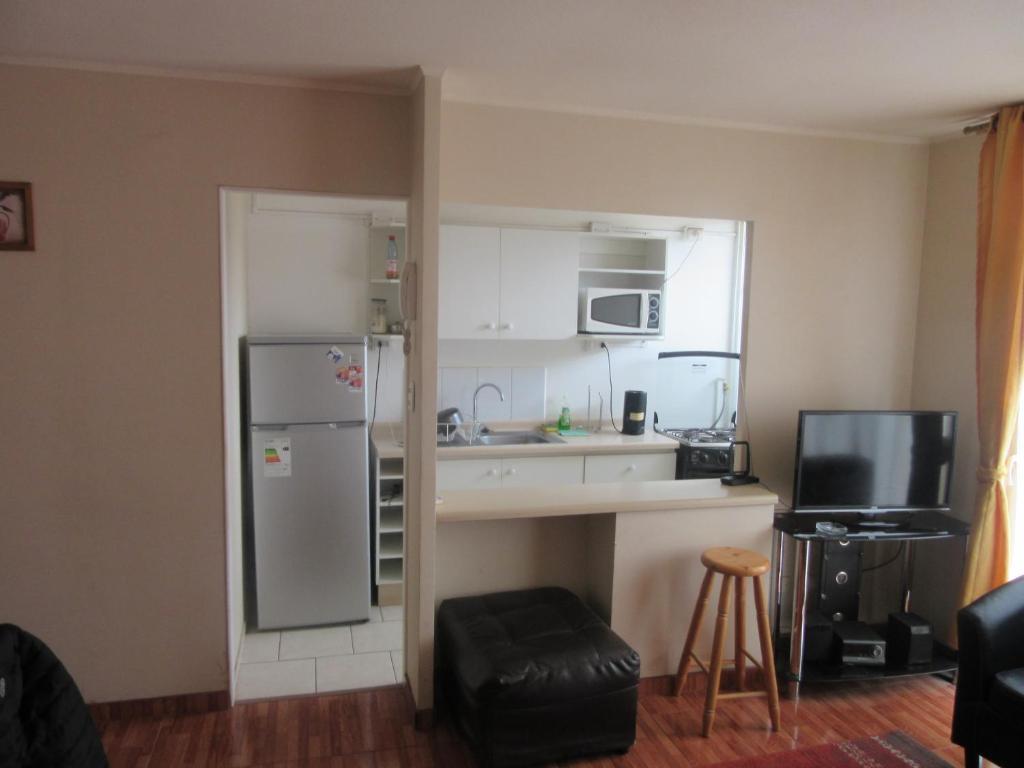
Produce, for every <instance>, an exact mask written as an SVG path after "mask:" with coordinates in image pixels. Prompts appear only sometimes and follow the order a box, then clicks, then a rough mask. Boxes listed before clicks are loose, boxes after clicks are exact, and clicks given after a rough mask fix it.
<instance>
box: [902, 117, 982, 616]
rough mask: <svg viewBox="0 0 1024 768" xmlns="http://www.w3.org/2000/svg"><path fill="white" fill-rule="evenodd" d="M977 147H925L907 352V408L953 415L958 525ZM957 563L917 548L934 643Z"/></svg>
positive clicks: (951, 600)
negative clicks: (924, 194) (912, 337)
mask: <svg viewBox="0 0 1024 768" xmlns="http://www.w3.org/2000/svg"><path fill="white" fill-rule="evenodd" d="M982 141H983V137H982V136H973V137H968V138H961V139H956V140H952V141H944V142H941V143H938V144H934V145H932V147H931V153H930V158H929V163H928V208H927V213H926V216H925V230H924V249H923V253H924V255H923V260H922V264H921V288H920V300H919V302H918V312H917V343H916V346H915V349H914V386H913V398H912V404H913V406H914V407H915V408H936V409H940V408H941V409H944V410H945V409H948V410H956V411H959V412H960V418H959V420H958V429H957V442H956V472H955V474H954V477H953V512H954V514H956V515H957V516H958V517H960V518H962V519H964V520H970V519H971V518H973V516H974V493H975V488H976V486H977V484H976V482H975V471H976V469H977V466H978V417H977V405H976V401H977V388H976V386H975V375H974V374H975V366H974V362H975V357H974V356H975V343H974V305H975V300H974V286H975V267H976V234H977V232H976V228H977V202H978V157H979V154H980V151H981V143H982ZM962 557H963V546H962V542H950V543H944V544H936V545H933V546H927V547H925V546H921V547H918V560H917V569H916V573H915V582H916V583H917V585H918V589H917V590H916V592H915V595H914V600H915V605H916V606H917V610H918V611H919V612H920V613H922V614H924V615H925V616H928V617H929V618H930V619H931V620H932V621H933V622H934V623H935V626H936V631H937V632H939V633H940V636H946V633H947V632H948V630H949V629H950V628H951V627H952V625H953V614H954V611H955V609H956V607H957V606H956V601H957V598H958V596H959V590H960V579H961V577H962V573H963V571H962V567H961V562H962ZM951 564H955V567H950V566H951Z"/></svg>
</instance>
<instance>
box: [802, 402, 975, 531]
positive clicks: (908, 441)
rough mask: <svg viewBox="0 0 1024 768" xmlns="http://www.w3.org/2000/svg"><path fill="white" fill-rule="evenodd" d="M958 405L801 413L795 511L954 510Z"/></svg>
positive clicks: (882, 511)
mask: <svg viewBox="0 0 1024 768" xmlns="http://www.w3.org/2000/svg"><path fill="white" fill-rule="evenodd" d="M956 417H957V414H956V413H955V412H952V411H800V423H799V428H798V430H797V440H796V478H795V481H794V484H793V511H794V512H850V513H855V512H859V513H884V512H914V511H920V510H940V511H945V510H948V509H949V490H950V481H951V480H952V477H953V447H954V445H955V443H956Z"/></svg>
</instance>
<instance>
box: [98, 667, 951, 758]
mask: <svg viewBox="0 0 1024 768" xmlns="http://www.w3.org/2000/svg"><path fill="white" fill-rule="evenodd" d="M702 704H703V700H702V696H701V695H700V694H694V693H686V694H683V696H681V697H680V698H678V699H676V698H672V697H670V696H663V695H656V694H646V695H643V696H641V699H640V714H639V721H638V724H637V741H636V744H635V745H634V747H633V749H632V750H630V752H629V754H627V755H624V756H614V757H605V758H597V759H592V760H576V761H571V762H565V763H560V764H559V766H573V768H669V766H671V767H672V768H678V767H680V766H683V767H685V766H696V765H710V764H714V763H717V762H721V761H724V760H731V759H735V758H738V757H746V756H750V755H758V754H764V753H768V752H778V751H783V750H788V749H794V748H799V747H809V746H813V745H816V744H823V743H827V742H839V741H846V740H848V739H853V738H857V737H860V736H873V735H877V734H881V733H886V732H888V731H892V730H901V731H904V732H905V733H907V734H909V735H910V736H912V737H913V738H914V739H916V740H917V741H918V742H920V743H921V744H923V745H924V746H925V747H928V748H929V749H931V750H932V751H933V752H935V753H936V754H937V755H939V756H941V757H943V758H945V759H946V760H948V761H949V762H950V763H952V764H953V765H956V766H959V765H962V764H963V763H962V751H961V750H960V749H959V748H958V747H954V746H953V745H952V744H951V743H950V741H949V728H950V721H951V717H952V711H953V686H952V685H950V684H949V683H946V682H943V681H942V680H939V679H936V678H930V677H929V678H915V679H911V680H904V681H890V682H882V683H872V684H863V683H845V684H841V685H829V686H818V687H809V686H805V687H804V689H803V690H802V691H801V696H800V699H799V702H795V701H792V700H789V699H784V700H783V702H782V726H783V727H782V730H781V731H780V732H779V733H772V732H771V730H770V728H769V724H768V713H767V709H766V707H765V703H764V700H763V699H736V700H732V701H726V702H722V703H721V704H720V705H719V707H718V715H717V719H716V722H715V730H714V734H713V735H712V737H711V738H710V739H704V738H702V737H701V736H700V735H699V734H700V727H701V712H702ZM98 725H99V727H100V732H101V734H102V736H103V742H104V745H105V746H106V749H107V755H108V757H109V758H110V763H111V765H112V766H114V768H120V766H153V767H155V766H275V767H277V768H298V766H316V768H398V767H401V768H422V767H425V766H436V767H437V768H471V766H474V765H475V763H474V761H473V760H472V758H471V757H470V755H469V752H468V751H467V750H466V748H465V747H464V746H463V744H462V742H461V740H460V738H459V737H458V736H457V735H456V734H454V733H453V732H452V731H451V730H450V729H449V728H448V727H446V726H445V725H444V724H441V725H439V726H437V727H436V728H435V729H434V730H433V731H431V732H429V733H420V732H417V731H416V730H415V729H414V728H413V727H412V724H411V723H410V722H409V709H408V703H407V699H406V696H405V694H404V692H403V691H402V689H400V688H397V687H395V688H383V689H377V690H374V691H364V692H358V693H347V694H336V695H327V696H314V697H306V698H295V699H283V700H277V701H267V702H257V703H251V704H240V705H237V706H235V707H234V708H233V709H231V710H226V711H221V712H215V713H210V714H205V715H185V716H180V717H168V718H164V719H149V720H140V719H135V720H121V721H116V720H112V721H105V722H102V721H101V722H100V723H98Z"/></svg>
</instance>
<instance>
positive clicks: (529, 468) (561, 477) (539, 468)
mask: <svg viewBox="0 0 1024 768" xmlns="http://www.w3.org/2000/svg"><path fill="white" fill-rule="evenodd" d="M582 482H583V457H582V456H551V457H550V458H546V459H539V458H538V459H502V460H501V486H502V488H538V487H543V486H551V485H579V484H580V483H582Z"/></svg>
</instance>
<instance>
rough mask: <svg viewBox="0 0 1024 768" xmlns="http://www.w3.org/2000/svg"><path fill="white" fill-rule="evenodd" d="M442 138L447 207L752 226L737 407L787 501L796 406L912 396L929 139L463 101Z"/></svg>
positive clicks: (760, 464)
mask: <svg viewBox="0 0 1024 768" xmlns="http://www.w3.org/2000/svg"><path fill="white" fill-rule="evenodd" d="M441 138H442V145H441V152H442V177H441V182H442V183H441V197H442V199H443V200H444V201H445V202H465V203H483V204H493V205H511V206H516V205H518V206H530V207H548V208H562V209H574V210H595V211H610V212H611V211H621V212H627V213H649V214H662V215H676V216H695V217H717V218H727V219H745V220H752V221H753V222H754V228H753V260H752V270H751V299H750V317H749V338H748V348H747V356H748V357H747V404H746V410H747V413H748V415H749V421H750V426H751V440H752V443H753V449H754V469H755V471H756V472H757V474H759V475H760V476H761V477H762V479H763V480H764V481H765V482H766V483H767V484H768V485H769V486H770V487H771V488H772V490H775V491H777V492H778V493H779V494H780V495H781V496H783V497H785V498H788V497H789V495H790V492H791V491H790V489H791V484H792V466H793V455H794V451H795V448H794V440H795V430H796V416H797V411H798V410H799V409H800V408H829V407H833V408H858V407H861V408H897V407H905V406H907V405H909V402H910V384H911V366H912V362H913V345H914V326H915V320H916V313H917V281H918V275H919V271H920V253H921V238H922V221H923V216H924V205H925V187H926V180H927V163H928V147H926V146H923V145H908V144H884V143H873V142H866V141H853V140H843V139H831V138H819V137H812V136H796V135H781V134H773V133H766V132H754V131H741V130H731V129H722V128H707V127H699V126H688V125H677V124H670V123H655V122H643V121H635V120H623V119H615V118H603V117H594V116H582V115H569V114H557V113H549V112H540V111H530V110H522V109H509V108H502V107H493V106H479V105H468V104H461V103H445V105H444V110H443V116H442V136H441ZM673 311H676V312H678V311H685V308H683V309H680V308H674V309H673Z"/></svg>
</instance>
